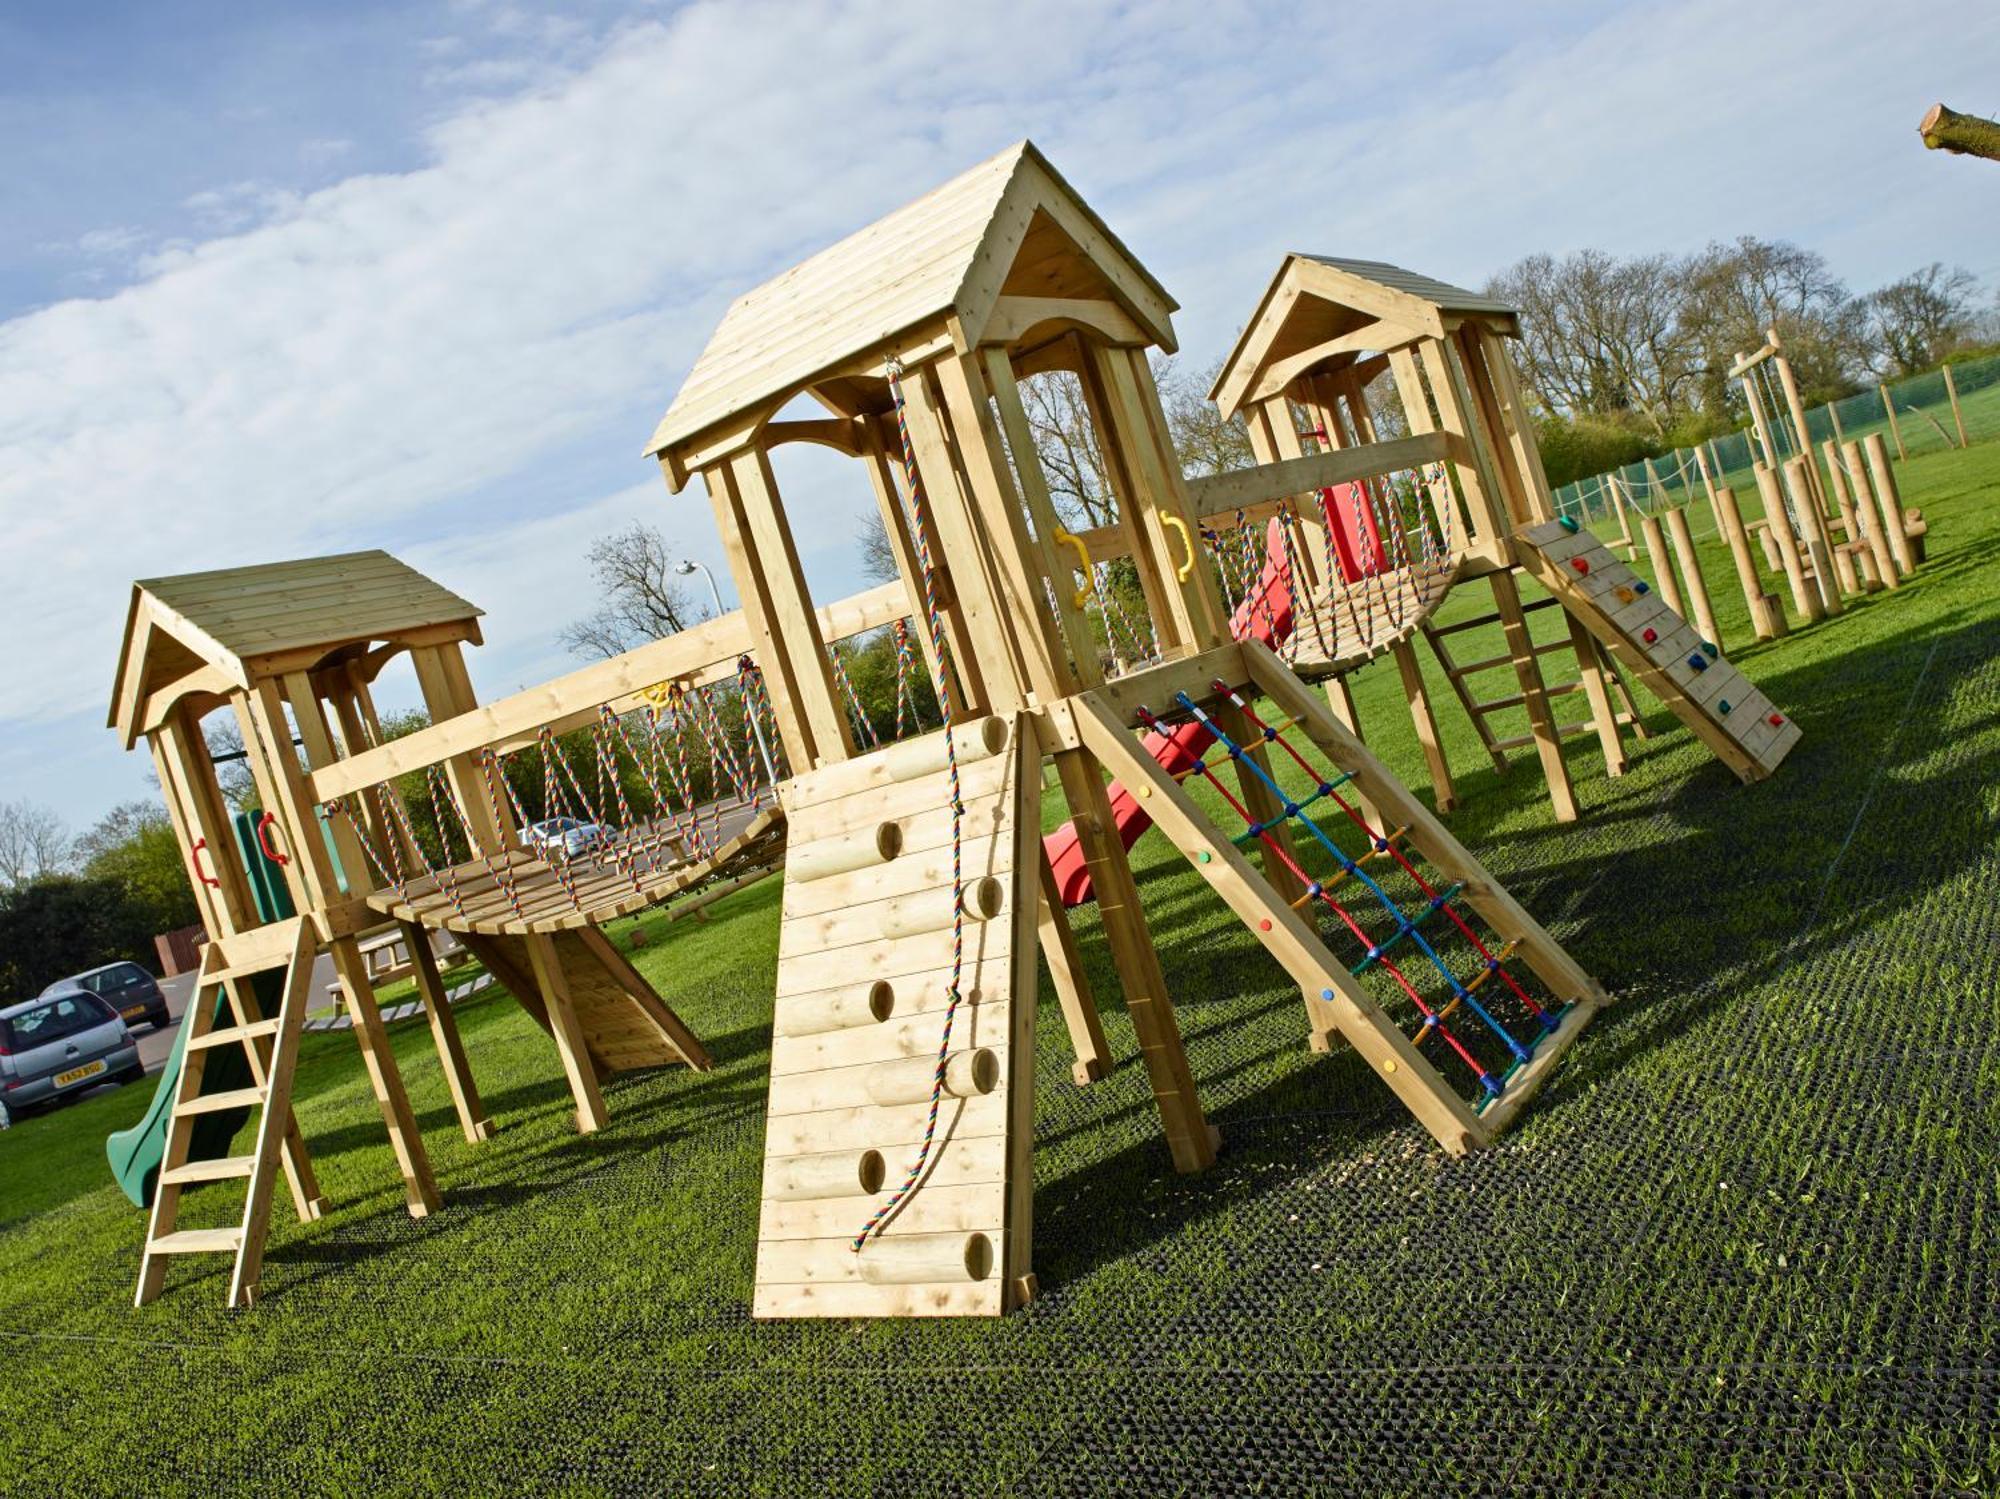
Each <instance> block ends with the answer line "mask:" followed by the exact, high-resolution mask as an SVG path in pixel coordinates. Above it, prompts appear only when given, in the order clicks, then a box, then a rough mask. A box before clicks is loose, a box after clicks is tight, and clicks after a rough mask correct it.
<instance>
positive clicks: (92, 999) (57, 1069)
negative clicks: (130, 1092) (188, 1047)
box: [0, 989, 146, 1117]
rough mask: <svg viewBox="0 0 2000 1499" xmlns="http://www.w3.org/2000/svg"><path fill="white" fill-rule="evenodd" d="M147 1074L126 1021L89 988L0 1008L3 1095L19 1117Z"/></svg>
mask: <svg viewBox="0 0 2000 1499" xmlns="http://www.w3.org/2000/svg"><path fill="white" fill-rule="evenodd" d="M145 1075H146V1067H145V1064H144V1063H143V1062H141V1061H140V1060H139V1045H138V1043H137V1042H136V1041H134V1040H133V1039H132V1033H131V1032H130V1031H129V1030H127V1029H126V1028H125V1022H124V1021H123V1020H121V1019H119V1018H118V1012H117V1011H116V1010H114V1009H112V1008H111V1006H110V1005H109V1004H107V1003H106V1002H105V1001H103V1000H102V999H99V998H98V997H97V996H96V995H95V994H92V993H90V992H89V991H88V990H86V989H71V990H68V991H67V992H65V993H61V994H44V995H43V996H42V997H41V998H39V999H30V1000H27V1001H26V1002H24V1003H22V1004H17V1005H9V1006H7V1007H6V1008H5V1009H0V1098H4V1099H5V1100H6V1107H7V1111H8V1113H10V1114H13V1115H15V1116H16V1117H18V1116H20V1115H21V1114H24V1113H26V1112H27V1111H28V1110H29V1109H32V1108H36V1107H39V1106H40V1105H42V1104H45V1103H53V1102H56V1101H58V1100H60V1099H62V1098H65V1097H67V1096H69V1095H70V1094H73V1093H81V1092H82V1091H83V1090H84V1089H86V1088H90V1087H95V1086H96V1085H97V1084H98V1083H104V1082H131V1081H134V1080H136V1079H138V1078H142V1077H144V1076H145Z"/></svg>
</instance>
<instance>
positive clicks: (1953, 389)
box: [1944, 364, 1967, 448]
mask: <svg viewBox="0 0 2000 1499" xmlns="http://www.w3.org/2000/svg"><path fill="white" fill-rule="evenodd" d="M1944 393H1945V394H1946V395H1948V396H1950V397H1951V420H1952V424H1953V425H1954V426H1956V427H1957V428H1958V445H1959V447H1961V448H1963V447H1965V446H1967V444H1966V441H1965V413H1964V412H1963V411H1960V410H1959V409H1958V381H1956V380H1954V379H1953V378H1952V376H1951V366H1950V365H1948V364H1947V365H1946V366H1945V367H1944Z"/></svg>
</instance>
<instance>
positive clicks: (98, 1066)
mask: <svg viewBox="0 0 2000 1499" xmlns="http://www.w3.org/2000/svg"><path fill="white" fill-rule="evenodd" d="M103 1070H104V1063H103V1062H102V1061H101V1060H100V1061H96V1062H86V1063H85V1064H84V1065H83V1066H81V1067H72V1068H70V1070H69V1071H67V1072H58V1073H57V1074H56V1086H57V1087H58V1088H67V1087H68V1086H69V1085H70V1084H71V1083H80V1082H82V1081H83V1080H84V1079H85V1078H87V1077H96V1076H97V1074H98V1073H100V1072H102V1071H103Z"/></svg>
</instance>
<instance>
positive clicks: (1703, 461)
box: [1694, 443, 1722, 535]
mask: <svg viewBox="0 0 2000 1499" xmlns="http://www.w3.org/2000/svg"><path fill="white" fill-rule="evenodd" d="M1694 462H1695V467H1696V468H1698V469H1700V470H1701V487H1702V488H1703V489H1705V490H1707V491H1708V512H1709V514H1710V515H1712V516H1714V517H1715V530H1716V534H1717V535H1721V534H1722V507H1721V506H1720V505H1718V504H1717V503H1716V501H1715V484H1716V477H1715V475H1714V474H1713V473H1711V472H1710V471H1709V464H1708V454H1707V452H1706V451H1705V450H1704V449H1703V445H1702V444H1701V443H1696V444H1695V445H1694Z"/></svg>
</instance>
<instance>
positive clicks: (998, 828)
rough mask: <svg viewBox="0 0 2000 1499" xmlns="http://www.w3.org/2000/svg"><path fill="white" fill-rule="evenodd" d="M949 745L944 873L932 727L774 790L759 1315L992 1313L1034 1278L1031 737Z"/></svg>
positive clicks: (941, 798)
mask: <svg viewBox="0 0 2000 1499" xmlns="http://www.w3.org/2000/svg"><path fill="white" fill-rule="evenodd" d="M954 742H955V744H956V748H957V758H958V782H959V787H960V794H961V805H962V807H963V815H962V817H961V818H960V819H959V826H958V852H959V870H960V874H959V879H958V880H957V881H956V883H955V882H954V879H953V816H952V795H951V783H952V772H951V770H950V768H949V765H948V763H947V759H946V752H945V736H944V735H943V734H942V733H938V734H932V735H927V736H926V737H924V738H922V739H914V740H910V741H907V742H905V743H903V744H899V745H897V746H895V747H894V748H892V749H888V750H884V751H881V752H880V753H877V754H873V755H869V756H867V757H865V758H863V759H858V760H849V761H845V762H842V763H840V764H837V765H831V766H827V767H825V768H824V769H821V770H819V771H816V772H814V773H812V774H810V775H804V776H800V777H798V778H797V779H795V780H794V781H792V782H791V783H790V784H789V785H788V786H787V787H786V788H785V791H784V801H785V810H786V813H787V816H788V818H789V821H790V827H791V845H790V855H789V858H788V861H787V867H786V877H785V897H784V908H783V909H784V916H783V925H782V928H781V932H780V936H779V945H778V981H777V1004H776V1008H775V1019H774V1024H773V1037H772V1042H771V1099H770V1114H769V1123H768V1133H767V1135H766V1139H765V1158H764V1186H763V1199H762V1203H761V1206H760V1220H759V1225H758V1235H757V1241H758V1242H757V1286H756V1298H755V1302H754V1311H755V1314H756V1315H757V1316H759V1317H932V1316H997V1315H998V1314H1000V1313H1001V1312H1004V1311H1006V1310H1007V1309H1008V1308H1009V1307H1011V1306H1014V1305H1017V1304H1019V1303H1020V1302H1022V1301H1025V1300H1026V1299H1027V1298H1028V1297H1029V1295H1031V1294H1032V1289H1033V1285H1032V1280H1031V1278H1030V1275H1029V1242H1030V1210H1031V1207H1032V1201H1033V1182H1032V1173H1031V1170H1030V1162H1029V1149H1030V1145H1031V1137H1032V1133H1033V1125H1034V1092H1033V1079H1034V1059H1033V1055H1032V1047H1033V1035H1034V1003H1035V992H1036V989H1035V984H1036V969H1035V964H1036V952H1037V950H1036V945H1035V918H1036V900H1037V890H1038V887H1037V884H1036V880H1037V874H1038V869H1039V864H1038V860H1039V856H1040V848H1039V843H1038V839H1039V832H1040V824H1039V820H1038V817H1037V811H1038V809H1039V804H1040V802H1039V798H1040V790H1041V778H1040V776H1039V775H1038V774H1037V773H1036V771H1037V768H1038V766H1039V764H1040V758H1041V751H1040V748H1039V745H1038V744H1037V743H1036V741H1035V738H1034V735H1033V733H1032V732H1031V731H1030V730H1029V728H1028V725H1027V722H1026V720H1017V721H1016V722H1015V723H1014V724H1013V725H1012V726H1009V725H1008V724H1007V723H1005V722H1004V721H1002V720H1000V719H998V718H991V719H985V720H982V721H980V722H977V723H973V724H969V725H965V726H963V727H960V728H958V729H957V730H955V732H954ZM954 911H961V912H963V913H964V916H963V921H962V923H961V937H962V948H961V949H960V951H961V954H962V956H961V962H960V966H959V969H958V994H959V996H960V999H959V1003H958V1005H957V1006H956V1009H955V1010H953V1008H952V1005H951V994H952V977H953V952H954V932H953V927H954ZM948 1015H949V1021H948V1020H947V1017H948ZM947 1023H948V1024H949V1031H948V1033H947ZM947 1034H948V1037H949V1039H948V1041H947ZM941 1057H942V1061H943V1071H942V1081H941V1082H940V1080H939V1062H940V1058H941ZM934 1093H935V1104H934V1103H933V1097H934ZM934 1108H935V1116H934V1118H933V1109H934ZM927 1137H928V1139H929V1142H930V1143H929V1147H928V1150H926V1148H925V1140H926V1138H927ZM920 1162H921V1170H920V1171H918V1173H917V1175H916V1178H915V1181H914V1183H913V1184H912V1185H910V1186H909V1188H908V1190H907V1191H904V1190H901V1189H902V1188H904V1186H905V1183H906V1181H907V1180H908V1178H909V1175H910V1173H911V1172H912V1170H913V1169H915V1168H916V1167H917V1165H918V1163H920ZM871 1222H875V1223H876V1224H877V1229H876V1231H874V1232H873V1233H869V1234H867V1235H866V1242H865V1243H863V1244H862V1245H861V1247H860V1248H859V1249H858V1250H857V1248H856V1244H857V1241H858V1240H859V1239H861V1238H862V1237H863V1235H864V1229H865V1228H866V1227H867V1226H868V1225H869V1224H870V1223H871Z"/></svg>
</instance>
